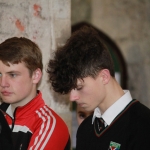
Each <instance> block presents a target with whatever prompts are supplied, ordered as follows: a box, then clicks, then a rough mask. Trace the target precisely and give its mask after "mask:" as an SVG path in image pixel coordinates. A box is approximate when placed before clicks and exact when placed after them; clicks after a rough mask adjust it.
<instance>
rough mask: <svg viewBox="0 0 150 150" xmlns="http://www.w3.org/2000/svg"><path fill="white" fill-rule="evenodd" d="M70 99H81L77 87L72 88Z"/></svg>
mask: <svg viewBox="0 0 150 150" xmlns="http://www.w3.org/2000/svg"><path fill="white" fill-rule="evenodd" d="M69 99H70V101H77V100H78V99H79V94H78V91H77V90H76V89H72V90H71V92H70V95H69Z"/></svg>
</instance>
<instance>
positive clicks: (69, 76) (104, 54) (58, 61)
mask: <svg viewBox="0 0 150 150" xmlns="http://www.w3.org/2000/svg"><path fill="white" fill-rule="evenodd" d="M102 69H108V70H109V71H110V74H111V76H112V77H114V65H113V61H112V58H111V56H110V53H109V51H108V50H107V48H106V46H105V45H104V43H103V42H102V40H101V39H100V36H99V34H98V33H97V32H96V31H95V30H94V29H93V28H92V27H87V26H84V27H82V28H81V29H79V30H77V31H76V32H74V33H73V34H72V36H71V37H70V38H69V39H68V40H67V42H66V44H65V45H64V46H62V47H60V48H58V50H57V51H55V53H54V58H53V59H50V60H49V63H48V68H47V73H48V74H49V81H50V83H51V84H52V87H53V89H54V91H55V92H58V93H61V94H67V93H69V92H70V91H71V90H72V89H74V88H76V87H77V79H82V80H83V78H85V77H88V76H91V77H93V78H95V77H96V76H97V74H98V72H99V71H101V70H102Z"/></svg>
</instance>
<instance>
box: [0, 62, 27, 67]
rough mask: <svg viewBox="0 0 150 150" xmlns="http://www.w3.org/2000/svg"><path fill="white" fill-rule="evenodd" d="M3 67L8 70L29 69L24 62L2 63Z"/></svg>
mask: <svg viewBox="0 0 150 150" xmlns="http://www.w3.org/2000/svg"><path fill="white" fill-rule="evenodd" d="M0 64H1V67H2V66H3V67H4V68H6V69H17V68H18V69H19V68H27V67H26V65H25V63H24V62H19V63H15V64H13V63H10V62H7V63H3V62H2V61H0Z"/></svg>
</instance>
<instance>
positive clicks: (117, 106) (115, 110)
mask: <svg viewBox="0 0 150 150" xmlns="http://www.w3.org/2000/svg"><path fill="white" fill-rule="evenodd" d="M124 93H125V94H124V95H123V96H122V97H121V98H120V99H118V100H117V101H116V102H115V103H114V104H113V105H111V106H110V107H109V108H108V109H107V110H106V111H105V112H104V113H103V115H102V114H101V112H100V109H99V108H98V107H97V108H95V110H94V114H93V118H92V124H93V122H94V120H95V117H98V118H100V117H102V118H103V119H104V121H105V125H110V124H111V122H112V121H113V120H114V119H115V117H116V116H117V115H118V114H119V113H120V112H121V111H122V110H123V109H124V108H125V107H126V106H127V105H128V104H129V103H130V102H131V101H132V97H131V94H130V91H129V90H124Z"/></svg>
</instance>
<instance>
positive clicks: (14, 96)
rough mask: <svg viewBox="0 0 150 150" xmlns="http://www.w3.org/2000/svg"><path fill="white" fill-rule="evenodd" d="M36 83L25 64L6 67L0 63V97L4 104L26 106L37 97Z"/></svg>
mask: <svg viewBox="0 0 150 150" xmlns="http://www.w3.org/2000/svg"><path fill="white" fill-rule="evenodd" d="M36 82H37V81H35V74H34V73H33V75H32V76H30V74H29V70H28V68H27V67H26V66H25V64H24V63H19V64H10V66H6V65H5V64H4V63H3V62H2V61H0V97H1V98H2V100H3V101H4V102H6V103H10V104H13V105H15V106H16V107H17V106H23V105H25V104H26V103H28V102H29V101H30V100H31V99H33V98H34V97H35V95H36Z"/></svg>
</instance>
